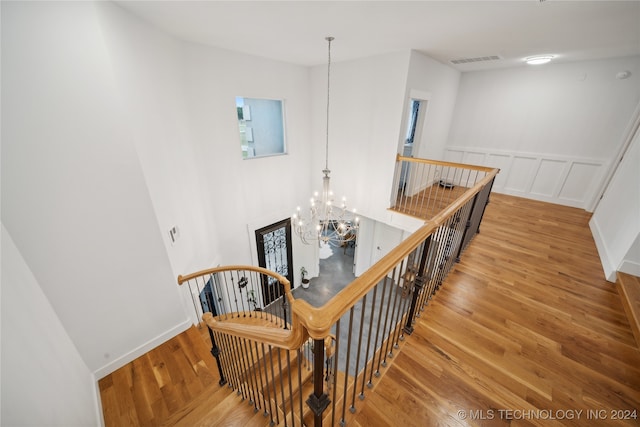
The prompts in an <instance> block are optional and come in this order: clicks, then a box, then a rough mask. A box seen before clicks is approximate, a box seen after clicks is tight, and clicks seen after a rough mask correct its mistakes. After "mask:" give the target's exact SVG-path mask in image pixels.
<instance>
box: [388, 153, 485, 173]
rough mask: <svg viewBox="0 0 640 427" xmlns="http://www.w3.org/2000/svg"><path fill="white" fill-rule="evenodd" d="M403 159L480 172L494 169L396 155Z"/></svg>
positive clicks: (398, 158)
mask: <svg viewBox="0 0 640 427" xmlns="http://www.w3.org/2000/svg"><path fill="white" fill-rule="evenodd" d="M403 160H404V161H407V162H412V163H424V164H429V165H438V166H449V167H454V168H462V169H471V170H477V171H482V172H491V171H493V170H496V169H494V168H490V167H486V166H477V165H470V164H467V163H455V162H445V161H441V160H429V159H417V158H415V157H405V156H401V155H400V154H397V155H396V161H403ZM496 173H497V172H496Z"/></svg>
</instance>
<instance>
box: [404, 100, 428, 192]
mask: <svg viewBox="0 0 640 427" xmlns="http://www.w3.org/2000/svg"><path fill="white" fill-rule="evenodd" d="M426 107H427V100H425V99H417V98H411V99H409V105H408V108H407V111H408V115H407V121H406V123H407V127H406V133H405V135H404V143H403V146H402V155H403V156H404V157H413V155H414V153H416V152H417V151H418V150H417V148H418V145H419V144H420V141H421V139H422V128H423V127H424V117H425V111H426V109H427V108H426ZM409 167H410V166H409V165H408V164H403V166H402V170H401V172H400V181H399V183H398V185H399V190H400V191H402V192H404V189H405V188H406V186H407V177H408V176H409Z"/></svg>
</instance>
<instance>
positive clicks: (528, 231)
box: [100, 194, 640, 427]
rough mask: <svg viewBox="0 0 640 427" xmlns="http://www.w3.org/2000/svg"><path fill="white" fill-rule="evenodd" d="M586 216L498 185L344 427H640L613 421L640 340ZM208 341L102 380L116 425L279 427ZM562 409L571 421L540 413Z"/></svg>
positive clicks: (637, 374)
mask: <svg viewBox="0 0 640 427" xmlns="http://www.w3.org/2000/svg"><path fill="white" fill-rule="evenodd" d="M589 218H590V215H589V214H588V213H587V212H585V211H583V210H580V209H574V208H568V207H563V206H558V205H551V204H547V203H542V202H536V201H532V200H526V199H521V198H517V197H511V196H505V195H500V194H492V196H491V203H490V204H489V205H488V207H487V210H486V213H485V217H484V221H483V223H482V225H481V232H480V234H478V235H477V236H476V237H475V238H474V240H473V241H472V243H471V245H470V246H469V247H468V249H467V250H466V252H465V253H464V254H463V256H462V260H461V262H460V263H458V264H456V265H455V267H454V269H453V270H452V272H451V273H450V274H449V276H448V277H447V278H446V280H445V282H444V284H443V285H442V287H441V289H440V290H439V291H438V293H437V294H436V295H435V296H434V298H433V299H432V300H431V301H430V302H429V304H428V305H427V307H426V308H425V310H424V311H423V312H422V313H421V314H420V318H419V319H418V322H417V323H416V324H415V326H414V327H415V330H414V332H413V334H412V335H411V336H407V337H406V339H405V341H404V343H403V344H402V346H401V350H400V351H399V352H396V351H394V353H395V357H394V358H393V359H390V360H389V361H390V365H389V366H388V367H387V368H386V369H385V370H384V371H383V376H382V379H381V380H379V381H378V382H377V383H376V384H375V386H374V389H373V392H371V391H369V390H368V393H367V394H366V398H365V400H364V401H362V402H361V401H359V400H358V402H357V403H356V408H357V410H356V412H355V414H351V413H347V416H346V420H347V426H354V427H360V426H407V427H409V426H507V425H508V426H544V427H546V426H585V425H598V426H637V425H640V421H639V420H638V419H627V420H613V419H612V415H613V414H615V413H612V412H611V410H630V411H632V410H636V411H640V349H639V348H638V345H637V343H636V340H635V337H634V334H633V329H632V328H631V325H630V323H629V320H628V318H627V315H626V313H625V311H624V308H623V305H622V300H621V298H620V295H619V293H618V290H617V288H616V286H615V284H612V283H609V282H607V281H606V280H605V279H604V276H603V272H602V267H601V265H600V261H599V258H598V254H597V251H596V248H595V244H594V242H593V238H592V236H591V232H590V230H589V226H588V221H589ZM207 340H208V336H207V334H206V330H199V329H197V328H192V329H190V330H188V331H186V332H185V333H183V334H181V335H179V336H178V337H176V338H174V339H172V340H170V341H168V342H167V343H165V344H164V345H163V346H160V347H159V348H158V349H154V350H152V351H151V352H149V353H148V354H146V355H145V356H143V357H144V359H143V360H140V361H137V362H133V363H132V364H130V365H127V366H126V367H123V368H122V369H120V370H118V371H116V372H114V373H113V374H111V375H110V376H108V377H106V378H104V379H102V380H100V390H101V395H102V402H103V409H104V418H105V424H106V426H107V427H111V426H124V427H126V426H138V425H166V426H196V425H202V426H204V425H208V426H213V425H233V426H245V425H251V426H260V425H265V426H266V425H268V419H266V418H264V417H263V416H262V413H260V412H259V413H257V414H256V413H254V411H253V408H252V406H250V405H248V404H247V402H246V401H242V400H241V399H240V398H239V397H238V396H237V395H236V393H235V392H232V391H231V390H229V389H228V388H227V387H226V386H225V387H220V386H218V385H217V381H218V379H219V377H218V373H217V368H216V366H215V361H214V359H213V357H212V356H211V355H210V353H209V344H208V343H207ZM141 382H142V383H144V384H141ZM460 411H463V412H460ZM515 411H520V412H515ZM526 411H529V412H526ZM536 411H537V412H536ZM541 411H549V412H541ZM558 411H569V412H565V413H567V414H572V417H573V418H569V417H568V416H565V417H564V418H559V419H552V420H549V419H542V418H541V416H544V415H545V414H547V415H548V414H549V413H552V414H554V415H556V414H557V413H558ZM577 411H582V412H581V414H580V416H578V412H577ZM589 411H591V412H590V415H589ZM596 411H604V412H596ZM347 412H349V411H347ZM461 414H464V415H465V416H462V415H461ZM523 414H524V415H526V416H523ZM536 414H538V416H536ZM595 415H600V416H605V419H602V418H601V419H597V420H596V419H594V418H593V417H594V416H595ZM481 416H484V419H481V418H482V417H481ZM489 416H491V417H492V418H491V419H489ZM589 416H590V418H588V417H589ZM636 416H640V413H638V412H636ZM474 418H475V419H474ZM556 418H557V417H556Z"/></svg>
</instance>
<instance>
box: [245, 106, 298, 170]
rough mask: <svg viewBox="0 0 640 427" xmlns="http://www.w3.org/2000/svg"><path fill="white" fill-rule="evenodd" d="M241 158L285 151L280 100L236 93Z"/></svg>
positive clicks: (264, 155)
mask: <svg viewBox="0 0 640 427" xmlns="http://www.w3.org/2000/svg"><path fill="white" fill-rule="evenodd" d="M236 110H237V113H238V128H239V130H240V146H241V147H242V158H243V159H251V158H254V157H266V156H275V155H278V154H286V152H287V151H286V145H285V138H284V108H283V102H282V101H281V100H275V99H256V98H243V97H239V96H238V97H236Z"/></svg>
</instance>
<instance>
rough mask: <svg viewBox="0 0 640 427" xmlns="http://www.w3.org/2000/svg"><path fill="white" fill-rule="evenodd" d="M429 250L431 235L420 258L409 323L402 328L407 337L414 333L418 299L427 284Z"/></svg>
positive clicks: (425, 242) (408, 317) (408, 318)
mask: <svg viewBox="0 0 640 427" xmlns="http://www.w3.org/2000/svg"><path fill="white" fill-rule="evenodd" d="M429 249H431V235H429V236H428V237H427V238H426V239H425V241H424V245H423V247H422V254H421V256H420V266H419V267H418V271H417V273H416V278H415V280H414V281H413V287H414V289H413V296H412V298H411V307H409V315H408V316H407V323H406V324H405V325H404V328H402V330H403V332H404V333H405V334H407V335H411V334H412V333H413V316H414V315H415V314H416V306H417V305H418V298H419V297H420V294H421V293H422V289H423V288H424V284H425V282H426V280H425V277H424V270H425V269H426V267H427V257H428V256H429Z"/></svg>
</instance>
